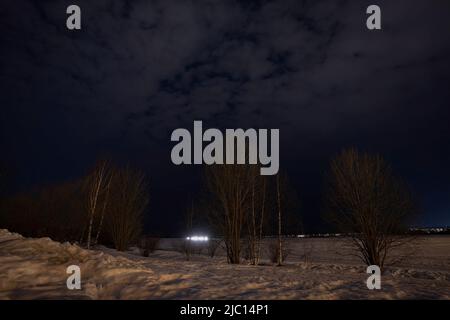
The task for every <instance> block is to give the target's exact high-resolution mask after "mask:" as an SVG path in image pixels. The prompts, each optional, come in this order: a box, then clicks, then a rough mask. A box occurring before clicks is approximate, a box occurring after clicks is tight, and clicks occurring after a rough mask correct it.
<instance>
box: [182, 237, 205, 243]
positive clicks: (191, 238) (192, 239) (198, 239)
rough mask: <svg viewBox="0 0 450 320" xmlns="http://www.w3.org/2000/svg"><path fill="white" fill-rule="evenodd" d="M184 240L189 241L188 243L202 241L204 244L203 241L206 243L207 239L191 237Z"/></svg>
mask: <svg viewBox="0 0 450 320" xmlns="http://www.w3.org/2000/svg"><path fill="white" fill-rule="evenodd" d="M186 240H189V241H203V242H205V241H208V240H209V239H208V237H206V236H192V237H186Z"/></svg>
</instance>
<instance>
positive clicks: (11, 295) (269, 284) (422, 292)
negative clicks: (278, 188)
mask: <svg viewBox="0 0 450 320" xmlns="http://www.w3.org/2000/svg"><path fill="white" fill-rule="evenodd" d="M289 241H290V244H289V246H290V247H291V250H292V253H291V255H290V256H289V257H288V260H289V261H287V263H286V265H285V266H282V267H276V266H273V265H271V264H269V263H268V262H266V263H265V265H262V266H250V265H246V264H241V265H228V264H227V263H226V260H225V258H224V257H223V256H219V257H215V258H209V257H207V256H206V255H194V256H193V257H192V259H191V260H190V261H186V259H185V258H184V256H183V255H182V254H180V253H178V252H175V251H168V250H158V251H156V252H155V253H153V254H151V255H150V257H148V258H144V257H140V256H138V255H136V254H134V253H132V252H128V253H121V252H117V251H115V250H112V249H107V248H104V247H99V248H97V250H85V249H82V248H80V247H78V246H76V245H71V244H69V243H63V244H61V243H58V242H54V241H52V240H50V239H49V238H40V239H33V238H24V237H22V236H21V235H19V234H15V233H10V232H8V231H7V230H0V299H416V298H424V299H449V298H450V237H449V236H434V237H424V238H423V239H421V241H420V242H419V244H418V245H417V250H416V253H415V255H414V256H408V258H407V259H405V260H403V261H401V262H400V263H399V264H398V265H397V266H395V267H390V268H388V269H387V271H386V274H384V275H383V276H382V284H381V285H382V289H381V290H369V289H367V287H366V279H367V277H368V275H367V274H366V273H365V271H366V268H365V267H364V265H362V264H361V263H359V262H358V261H357V260H355V259H354V258H353V257H351V256H349V255H348V253H349V251H346V250H342V248H346V246H347V247H348V245H347V244H346V240H345V239H308V238H302V239H300V238H298V239H291V240H289ZM167 242H168V241H163V242H162V243H163V244H164V243H167ZM163 247H164V245H163ZM72 264H75V265H79V266H80V268H81V286H82V289H81V290H69V289H67V286H66V280H67V277H68V276H69V275H68V274H66V268H67V267H68V266H69V265H72Z"/></svg>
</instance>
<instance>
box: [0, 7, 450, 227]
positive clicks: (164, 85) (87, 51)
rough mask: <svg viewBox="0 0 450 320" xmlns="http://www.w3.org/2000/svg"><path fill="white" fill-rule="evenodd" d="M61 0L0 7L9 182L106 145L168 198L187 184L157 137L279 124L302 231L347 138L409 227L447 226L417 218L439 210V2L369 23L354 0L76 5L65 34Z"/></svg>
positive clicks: (89, 157) (442, 92)
mask: <svg viewBox="0 0 450 320" xmlns="http://www.w3.org/2000/svg"><path fill="white" fill-rule="evenodd" d="M69 4H71V3H69V2H68V1H20V0H19V1H3V3H2V5H1V6H0V7H1V9H0V17H1V19H0V27H1V30H2V32H1V34H0V41H1V44H2V45H1V46H2V50H1V51H0V57H1V59H0V67H1V68H0V82H1V88H2V95H1V97H0V102H1V105H2V113H3V116H2V119H1V127H2V139H1V143H2V150H4V151H5V154H6V156H5V157H6V158H7V160H8V161H10V162H13V163H15V164H16V166H17V168H18V171H19V174H18V175H19V176H20V179H22V180H23V181H26V182H27V183H30V184H35V183H43V182H45V181H48V180H54V179H64V178H67V177H68V176H72V175H77V174H80V173H81V172H83V171H85V170H86V168H87V167H88V166H89V165H90V164H91V163H92V161H93V159H94V158H95V157H96V156H97V155H98V154H100V153H102V152H107V153H110V154H112V155H113V157H115V158H117V159H119V160H120V161H125V162H126V161H131V162H134V163H138V164H140V165H141V166H143V167H144V168H145V169H146V170H147V171H148V172H149V175H150V176H151V177H153V178H154V179H155V180H162V179H167V177H169V179H170V180H171V182H170V184H169V183H168V182H165V184H166V185H163V186H161V188H160V191H155V192H160V194H161V196H162V197H163V198H164V197H168V195H167V194H172V192H175V193H176V192H177V191H176V190H183V188H186V187H189V186H190V183H191V181H194V182H192V184H195V183H197V180H196V179H194V180H192V179H191V180H189V179H190V178H189V177H190V176H192V175H193V173H191V172H190V171H189V170H188V169H180V168H173V167H172V166H171V165H170V162H169V155H168V154H169V150H170V143H169V134H170V132H171V131H172V130H173V129H175V128H177V127H180V126H191V125H192V122H193V120H194V119H200V120H203V121H205V125H206V126H219V127H239V126H242V127H249V126H257V127H271V128H280V130H281V135H282V155H281V157H282V161H283V162H282V164H281V166H282V169H284V170H286V171H288V172H289V173H290V174H291V176H292V180H295V184H296V186H297V187H298V189H299V193H300V195H301V196H302V195H303V199H304V202H305V203H306V204H305V205H306V208H307V209H308V210H307V211H310V212H307V213H305V214H306V215H307V216H308V215H309V218H307V219H311V221H312V222H311V224H314V223H313V222H317V221H318V218H317V209H318V205H317V203H318V199H319V196H318V195H319V194H320V181H321V172H322V171H323V170H324V169H325V168H326V165H327V161H328V160H329V158H330V157H331V156H332V155H333V154H334V153H335V152H336V151H337V150H339V149H341V148H343V147H346V146H351V145H356V146H359V147H361V148H363V149H367V150H371V151H376V152H380V153H382V154H384V155H385V156H386V157H387V158H388V160H389V161H391V162H392V163H393V165H394V168H395V169H396V170H397V171H398V172H399V173H400V174H401V175H403V176H404V177H405V178H406V179H407V180H408V181H410V183H411V184H412V185H413V186H414V188H415V189H416V190H417V192H418V193H419V194H420V197H421V199H423V201H424V202H425V207H426V211H427V214H428V215H429V216H428V217H429V218H426V219H425V220H424V221H423V222H424V223H428V224H432V223H449V222H450V221H449V220H448V215H447V218H446V217H445V216H443V215H442V213H439V214H438V213H436V214H434V213H433V212H444V211H445V210H447V212H448V210H450V205H449V203H448V201H447V198H448V194H449V192H450V185H449V182H448V181H449V178H450V169H449V168H448V165H447V164H448V163H449V160H450V151H449V148H448V145H449V142H450V130H449V129H448V119H449V116H450V112H449V106H448V104H449V101H450V94H449V91H448V87H449V86H448V83H449V77H450V76H449V75H450V61H449V58H450V41H449V40H448V39H449V30H450V20H449V19H448V14H449V13H450V4H449V3H447V2H444V1H425V0H423V1H422V0H420V1H419V0H418V1H395V2H392V1H379V2H378V4H379V5H380V6H381V8H382V19H383V30H382V31H376V32H370V31H368V30H367V29H366V28H365V18H366V15H365V9H366V8H367V6H368V5H369V4H371V3H369V2H367V1H351V2H350V1H298V0H295V1H294V0H292V1H181V0H180V1H162V0H161V1H112V0H108V1H107V0H101V1H95V2H94V1H78V4H79V5H80V7H81V8H82V30H81V31H77V32H70V31H68V30H67V29H66V28H65V19H66V15H65V9H66V7H67V6H68V5H69ZM180 170H181V171H180ZM183 170H184V171H183ZM181 172H182V173H181ZM178 174H181V176H177V175H178ZM186 181H187V182H186ZM155 189H156V187H155ZM161 190H162V191H161ZM442 197H444V198H445V199H444V200H441V199H443V198H442ZM155 205H156V207H157V208H158V210H162V208H163V207H162V205H161V204H159V205H158V204H155ZM178 209H179V208H175V207H170V208H167V210H170V211H177V210H178ZM176 214H177V213H173V215H176ZM434 217H439V218H436V219H435V218H434ZM446 219H447V220H446Z"/></svg>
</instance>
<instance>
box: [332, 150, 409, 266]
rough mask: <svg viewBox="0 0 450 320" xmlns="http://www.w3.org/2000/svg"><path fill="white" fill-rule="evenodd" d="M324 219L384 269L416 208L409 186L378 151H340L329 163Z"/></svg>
mask: <svg viewBox="0 0 450 320" xmlns="http://www.w3.org/2000/svg"><path fill="white" fill-rule="evenodd" d="M327 187H328V192H327V208H328V214H327V217H328V219H329V220H330V221H331V222H333V223H334V224H335V225H336V226H337V227H338V229H339V230H340V231H341V232H345V233H349V234H350V235H351V239H352V242H353V245H354V247H355V248H356V249H357V255H358V256H359V257H360V258H361V259H362V261H363V262H364V263H366V264H367V265H378V266H379V267H380V268H383V266H384V265H385V263H386V261H387V258H388V257H389V254H390V253H391V251H392V249H394V248H396V247H398V246H401V245H404V244H405V243H406V242H407V238H406V237H405V236H404V234H406V233H405V231H406V223H407V219H408V217H410V216H411V215H412V214H413V213H414V212H415V207H414V205H413V201H412V198H411V195H410V193H409V191H408V189H407V188H406V187H405V185H404V184H403V183H402V182H401V181H400V180H399V179H398V178H396V177H395V176H394V175H393V173H392V170H391V168H390V166H389V165H388V164H387V163H386V162H385V161H384V160H383V158H382V157H381V156H379V155H370V154H367V153H360V152H358V151H357V150H355V149H350V150H345V151H343V152H342V153H341V154H339V155H338V156H337V157H336V158H335V159H333V160H332V162H331V167H330V173H329V177H328V186H327Z"/></svg>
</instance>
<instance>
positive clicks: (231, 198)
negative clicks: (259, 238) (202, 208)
mask: <svg viewBox="0 0 450 320" xmlns="http://www.w3.org/2000/svg"><path fill="white" fill-rule="evenodd" d="M253 167H255V168H253ZM256 169H257V168H256V166H248V165H212V166H208V167H206V174H205V177H206V183H207V186H208V189H209V191H210V193H211V194H212V196H213V201H215V202H216V203H217V205H215V206H212V207H214V208H215V209H216V210H213V211H212V212H211V214H212V215H213V216H212V217H211V219H210V221H214V224H215V225H216V226H217V227H219V228H220V229H221V230H220V231H221V233H222V234H223V237H224V243H225V248H226V252H227V259H228V262H229V263H236V264H238V263H240V254H241V236H242V232H243V227H244V224H245V221H246V217H247V215H248V212H249V209H250V203H251V201H250V199H251V192H252V181H253V179H254V177H255V173H254V172H255V171H256Z"/></svg>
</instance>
